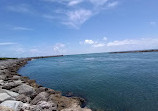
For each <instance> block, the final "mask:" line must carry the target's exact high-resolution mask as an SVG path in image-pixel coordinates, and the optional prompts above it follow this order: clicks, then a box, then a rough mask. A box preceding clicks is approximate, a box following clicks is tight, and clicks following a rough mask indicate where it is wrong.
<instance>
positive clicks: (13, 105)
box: [0, 100, 23, 111]
mask: <svg viewBox="0 0 158 111" xmlns="http://www.w3.org/2000/svg"><path fill="white" fill-rule="evenodd" d="M0 106H3V107H8V108H10V109H13V111H20V109H21V108H22V106H23V103H22V102H21V101H13V100H7V101H4V102H2V103H1V104H0Z"/></svg>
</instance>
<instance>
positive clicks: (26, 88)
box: [11, 84, 35, 95]
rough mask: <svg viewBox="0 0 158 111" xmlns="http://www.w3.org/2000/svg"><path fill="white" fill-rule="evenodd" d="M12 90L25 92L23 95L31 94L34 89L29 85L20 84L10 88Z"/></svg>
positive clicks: (20, 92)
mask: <svg viewBox="0 0 158 111" xmlns="http://www.w3.org/2000/svg"><path fill="white" fill-rule="evenodd" d="M11 90H12V91H15V92H18V93H19V94H25V95H32V94H33V93H35V89H34V88H33V87H31V86H29V85H26V84H22V85H20V86H18V87H16V88H14V89H11Z"/></svg>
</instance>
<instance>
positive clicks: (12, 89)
mask: <svg viewBox="0 0 158 111" xmlns="http://www.w3.org/2000/svg"><path fill="white" fill-rule="evenodd" d="M31 59H32V58H25V59H10V60H4V61H3V60H2V61H0V111H91V109H88V108H81V107H80V106H81V105H82V104H83V103H84V102H85V101H84V99H82V98H79V97H65V96H62V94H61V92H59V91H55V90H53V89H50V88H46V87H43V86H41V85H38V84H36V81H35V80H31V79H29V78H28V77H24V76H21V75H19V74H18V73H17V71H18V70H19V68H20V67H22V66H24V65H25V64H27V62H28V61H30V60H31ZM34 59H35V58H34Z"/></svg>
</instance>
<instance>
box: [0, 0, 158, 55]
mask: <svg viewBox="0 0 158 111" xmlns="http://www.w3.org/2000/svg"><path fill="white" fill-rule="evenodd" d="M142 49H158V0H0V57H29V56H45V55H59V54H65V55H69V54H84V53H100V52H111V51H125V50H142Z"/></svg>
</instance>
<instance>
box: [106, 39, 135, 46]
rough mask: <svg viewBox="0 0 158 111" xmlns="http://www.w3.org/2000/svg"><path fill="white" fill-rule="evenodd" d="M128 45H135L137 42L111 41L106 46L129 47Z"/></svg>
mask: <svg viewBox="0 0 158 111" xmlns="http://www.w3.org/2000/svg"><path fill="white" fill-rule="evenodd" d="M129 44H137V40H122V41H113V42H109V43H107V46H119V45H129Z"/></svg>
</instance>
